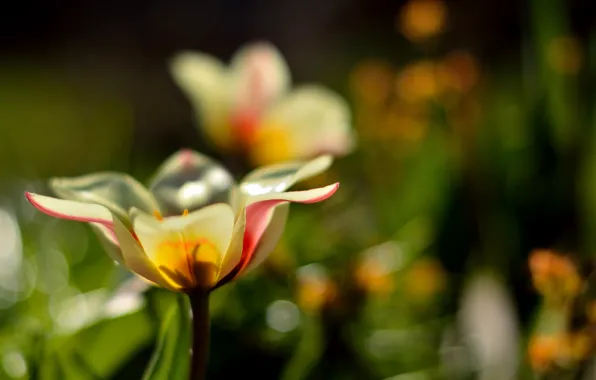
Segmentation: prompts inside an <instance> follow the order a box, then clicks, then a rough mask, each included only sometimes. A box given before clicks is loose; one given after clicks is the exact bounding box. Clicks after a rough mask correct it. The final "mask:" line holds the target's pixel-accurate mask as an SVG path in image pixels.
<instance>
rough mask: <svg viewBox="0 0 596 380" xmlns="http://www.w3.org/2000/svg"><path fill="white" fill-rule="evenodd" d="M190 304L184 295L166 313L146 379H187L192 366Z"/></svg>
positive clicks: (144, 379)
mask: <svg viewBox="0 0 596 380" xmlns="http://www.w3.org/2000/svg"><path fill="white" fill-rule="evenodd" d="M191 335H192V331H191V320H190V304H189V301H188V299H187V298H186V297H185V296H183V295H178V297H177V301H176V303H175V304H173V305H172V306H171V308H170V310H169V311H168V313H167V314H166V317H165V319H164V321H163V323H162V325H161V328H160V332H159V338H158V339H159V340H158V342H157V347H156V348H155V352H153V356H152V358H151V362H150V363H149V367H147V371H146V372H145V375H144V376H143V380H186V379H187V378H188V371H189V366H190V361H189V356H190V345H191V343H192V342H191Z"/></svg>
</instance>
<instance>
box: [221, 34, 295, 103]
mask: <svg viewBox="0 0 596 380" xmlns="http://www.w3.org/2000/svg"><path fill="white" fill-rule="evenodd" d="M230 75H231V80H232V86H233V95H232V96H233V102H234V103H233V104H234V109H240V110H254V111H256V113H257V114H260V113H261V112H262V111H264V110H265V109H266V108H267V107H268V106H269V105H270V104H271V103H272V102H273V101H275V100H276V99H277V98H278V97H279V96H280V95H281V94H283V93H284V92H285V91H287V89H288V88H289V86H290V70H289V68H288V65H287V63H286V61H285V60H284V58H283V56H282V55H281V53H280V52H279V50H277V48H276V47H275V46H273V45H272V44H270V43H268V42H255V43H250V44H247V45H245V46H243V47H242V48H240V49H239V50H238V51H237V52H236V54H235V55H234V56H233V57H232V60H231V63H230Z"/></svg>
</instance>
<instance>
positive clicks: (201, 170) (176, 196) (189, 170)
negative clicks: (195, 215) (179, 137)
mask: <svg viewBox="0 0 596 380" xmlns="http://www.w3.org/2000/svg"><path fill="white" fill-rule="evenodd" d="M234 185H235V181H234V178H233V177H232V175H231V174H230V173H229V172H228V171H227V170H226V169H225V168H224V167H223V166H221V165H220V164H219V163H218V162H216V161H215V160H212V159H211V158H209V157H207V156H205V155H203V154H201V153H198V152H195V151H193V150H190V149H182V150H180V151H178V152H176V153H175V154H173V155H172V156H170V157H169V158H168V159H167V160H166V161H165V162H164V163H163V164H162V165H161V166H160V167H159V168H158V169H157V172H156V174H155V176H154V178H153V179H152V181H151V184H150V186H149V188H150V190H151V192H152V193H153V195H154V196H155V198H156V200H157V202H158V203H159V205H160V208H161V211H162V214H163V215H164V216H170V215H179V214H181V213H182V212H183V211H184V210H185V209H186V210H189V211H193V210H197V209H199V208H201V207H204V206H206V205H209V204H213V203H222V202H225V203H228V202H229V201H230V197H231V193H232V191H233V190H232V189H233V187H234Z"/></svg>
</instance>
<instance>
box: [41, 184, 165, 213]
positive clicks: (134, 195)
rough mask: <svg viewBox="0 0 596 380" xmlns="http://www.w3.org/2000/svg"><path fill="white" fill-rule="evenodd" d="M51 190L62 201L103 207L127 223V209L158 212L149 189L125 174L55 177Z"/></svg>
mask: <svg viewBox="0 0 596 380" xmlns="http://www.w3.org/2000/svg"><path fill="white" fill-rule="evenodd" d="M50 187H51V188H52V190H53V191H54V192H55V193H56V194H57V195H58V196H59V197H60V198H63V199H68V200H73V201H79V202H85V203H96V204H98V205H102V206H104V207H107V208H108V209H109V210H110V211H111V212H113V213H115V214H116V215H118V216H119V217H120V218H121V219H122V220H126V218H127V210H129V209H130V208H132V207H136V208H139V209H141V210H145V211H149V212H150V211H153V210H157V209H158V205H157V203H156V202H155V200H154V199H153V196H152V195H151V193H150V192H149V190H147V189H146V188H145V187H144V186H143V185H142V184H141V183H139V182H138V181H137V180H136V179H134V178H132V177H131V176H129V175H128V174H124V173H113V172H101V173H95V174H88V175H83V176H80V177H74V178H54V179H52V180H51V181H50Z"/></svg>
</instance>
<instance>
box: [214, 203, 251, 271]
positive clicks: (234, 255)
mask: <svg viewBox="0 0 596 380" xmlns="http://www.w3.org/2000/svg"><path fill="white" fill-rule="evenodd" d="M245 229H246V209H245V210H243V211H242V212H241V213H240V215H239V216H238V218H237V220H236V223H235V224H234V233H233V234H232V241H231V242H230V246H229V247H228V251H227V252H226V254H225V256H224V257H223V260H222V262H221V269H220V271H219V275H218V278H217V280H218V281H220V280H222V279H225V277H226V276H227V275H228V274H230V272H232V270H233V269H234V268H235V267H236V266H237V265H238V264H239V263H240V260H241V259H242V250H243V245H244V231H245Z"/></svg>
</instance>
